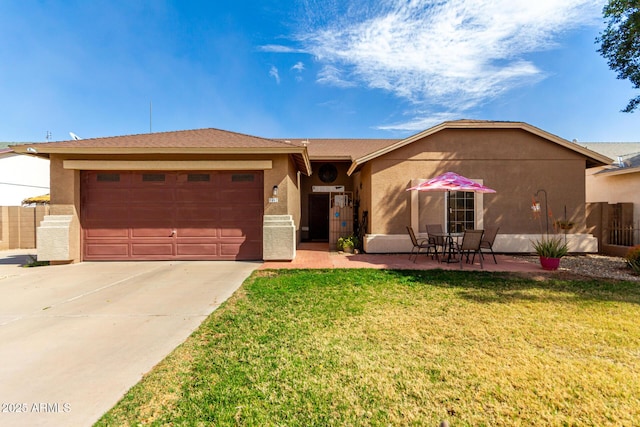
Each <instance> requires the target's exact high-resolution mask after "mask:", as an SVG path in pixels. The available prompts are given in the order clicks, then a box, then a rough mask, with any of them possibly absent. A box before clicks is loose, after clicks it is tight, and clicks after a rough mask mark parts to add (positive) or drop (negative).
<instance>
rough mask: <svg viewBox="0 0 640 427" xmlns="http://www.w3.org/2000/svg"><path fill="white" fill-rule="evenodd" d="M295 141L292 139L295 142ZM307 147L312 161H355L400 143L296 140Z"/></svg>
mask: <svg viewBox="0 0 640 427" xmlns="http://www.w3.org/2000/svg"><path fill="white" fill-rule="evenodd" d="M294 140H295V139H291V141H294ZM295 141H298V142H300V143H302V144H303V145H306V147H307V151H308V152H309V158H310V159H311V160H334V161H339V160H345V161H353V160H354V159H357V158H359V157H362V156H364V155H366V154H369V153H372V152H374V151H377V150H380V149H381V148H383V147H386V146H389V145H391V144H394V143H396V142H398V139H344V138H343V139H337V138H336V139H331V138H324V139H320V138H317V139H305V140H295Z"/></svg>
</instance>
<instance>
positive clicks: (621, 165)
mask: <svg viewBox="0 0 640 427" xmlns="http://www.w3.org/2000/svg"><path fill="white" fill-rule="evenodd" d="M617 163H618V167H620V168H623V167H624V161H622V157H621V156H618V162H617Z"/></svg>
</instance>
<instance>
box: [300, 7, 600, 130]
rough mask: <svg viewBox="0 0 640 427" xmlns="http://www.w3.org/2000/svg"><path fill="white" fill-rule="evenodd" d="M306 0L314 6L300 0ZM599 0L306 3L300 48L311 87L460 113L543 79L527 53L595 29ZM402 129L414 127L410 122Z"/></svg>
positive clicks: (540, 71)
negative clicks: (311, 66)
mask: <svg viewBox="0 0 640 427" xmlns="http://www.w3.org/2000/svg"><path fill="white" fill-rule="evenodd" d="M307 1H308V2H309V1H312V0H307ZM603 4H604V0H561V1H558V0H535V1H531V0H451V1H436V0H379V1H378V2H371V1H363V0H350V1H349V0H344V1H343V2H339V1H330V0H325V3H324V4H322V5H321V4H316V3H314V4H313V5H309V3H307V5H308V8H309V11H312V12H313V14H309V17H308V22H307V25H306V26H305V29H304V34H302V35H300V36H299V37H298V41H299V42H300V43H301V44H302V45H303V46H304V50H305V51H307V52H309V53H311V54H312V55H314V57H315V58H316V60H317V61H318V62H320V64H322V65H323V67H322V70H321V71H320V73H319V74H318V79H317V81H318V82H320V83H323V84H330V85H335V86H339V87H350V86H354V85H362V86H366V87H369V88H374V89H381V90H385V91H388V92H390V93H392V94H394V95H396V96H397V97H400V98H404V99H406V100H409V101H410V102H411V103H412V104H414V105H415V106H416V108H420V109H424V108H425V106H430V108H433V107H436V108H437V109H439V110H446V111H449V112H451V114H454V113H456V114H457V115H458V116H459V115H460V113H463V112H464V111H468V110H469V109H472V108H474V107H477V106H479V105H481V104H483V103H485V102H487V101H489V100H491V99H494V98H496V97H498V96H501V95H503V94H504V93H505V92H508V91H510V90H512V89H514V88H516V87H518V86H521V85H528V84H533V83H535V82H538V81H540V80H541V79H543V78H544V77H545V72H544V70H542V69H540V66H538V65H536V64H535V63H534V62H532V60H531V59H529V58H527V55H528V54H531V53H534V52H541V51H546V50H549V49H552V48H554V47H555V46H556V43H557V39H558V36H559V35H561V34H562V33H564V32H566V31H569V30H572V29H575V28H578V27H581V26H585V25H594V24H596V23H597V22H599V21H598V20H599V18H600V14H601V10H602V6H603ZM420 120H421V119H416V120H412V121H410V122H408V123H406V126H408V127H410V126H413V125H414V124H415V123H416V121H417V122H419V121H420Z"/></svg>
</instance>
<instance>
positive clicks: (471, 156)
mask: <svg viewBox="0 0 640 427" xmlns="http://www.w3.org/2000/svg"><path fill="white" fill-rule="evenodd" d="M13 149H14V150H15V151H16V152H20V153H24V154H27V153H31V154H32V155H35V156H40V157H44V158H48V159H50V161H51V206H50V209H51V215H50V216H48V217H47V218H46V219H45V220H44V221H43V222H42V224H41V226H40V228H39V230H38V258H39V259H42V260H49V261H53V262H78V261H82V260H128V259H130V260H143V259H220V260H223V259H230V260H240V259H242V260H286V259H293V258H294V257H295V248H296V245H297V243H298V242H300V241H303V240H317V241H328V242H330V244H334V243H335V240H336V239H337V237H340V236H343V235H348V234H351V233H358V234H359V235H360V236H362V240H363V242H362V243H363V248H364V250H365V251H366V252H372V253H385V252H405V251H407V252H408V251H409V250H410V249H411V247H412V246H411V243H410V240H409V236H408V235H407V233H406V226H407V225H412V226H413V227H414V229H416V230H417V231H420V232H423V231H424V229H425V226H426V224H427V223H440V224H445V221H446V218H447V217H448V218H454V222H455V223H454V224H453V227H455V228H456V229H458V228H460V227H466V228H483V227H485V226H486V225H488V224H495V225H498V226H499V227H500V231H499V235H498V238H497V239H496V246H497V247H496V249H497V250H500V251H503V252H529V251H531V239H532V238H535V237H536V236H539V235H540V233H541V232H543V230H542V229H541V222H540V221H539V219H538V220H536V219H534V217H533V214H532V209H531V206H532V203H533V195H534V194H535V193H538V196H539V198H538V199H537V200H538V201H541V202H542V203H543V208H544V203H545V202H546V203H547V204H548V208H549V209H550V210H552V211H553V213H554V214H555V216H556V217H558V218H560V217H561V216H564V215H566V216H567V219H568V220H571V221H572V222H573V223H574V224H575V226H574V228H573V229H572V230H571V231H570V234H568V235H567V239H568V241H569V244H570V246H571V249H572V250H573V251H579V252H595V251H596V250H597V242H596V239H595V238H594V237H593V236H591V235H590V234H588V233H587V232H586V226H585V170H586V169H588V168H593V167H598V166H604V165H608V164H610V163H611V162H612V160H611V159H610V158H608V157H606V156H604V155H602V154H598V153H596V152H593V151H591V150H589V149H587V148H585V147H582V146H580V145H578V144H575V143H572V142H569V141H567V140H565V139H562V138H560V137H557V136H555V135H552V134H550V133H548V132H545V131H543V130H541V129H538V128H536V127H534V126H531V125H529V124H526V123H522V122H495V121H474V120H460V121H450V122H444V123H442V124H439V125H437V126H434V127H432V128H430V129H427V130H425V131H423V132H420V133H418V134H415V135H413V136H410V137H408V138H404V139H400V140H398V139H395V140H389V139H387V140H378V139H369V140H364V139H362V140H353V139H349V140H347V139H304V140H303V139H294V138H291V139H266V138H259V137H255V136H250V135H243V134H238V133H234V132H227V131H222V130H217V129H200V130H186V131H176V132H161V133H149V134H141V135H128V136H118V137H109V138H94V139H83V140H74V141H63V142H52V143H41V144H23V145H20V146H15V147H13ZM34 151H35V152H34ZM446 171H453V172H457V173H459V174H461V175H464V176H466V177H468V178H471V179H474V180H476V181H478V182H480V183H482V184H484V185H486V186H488V187H491V188H493V189H495V190H496V193H495V194H481V193H478V194H476V193H460V194H453V195H452V197H451V199H447V198H445V197H444V194H438V193H418V192H408V191H405V190H406V189H407V188H408V187H410V186H412V185H414V184H416V183H419V182H420V181H421V180H426V179H428V178H431V177H433V176H436V175H439V174H441V173H443V172H446ZM538 190H544V192H539V191H538ZM543 194H544V195H545V196H546V197H544V198H543V196H542V195H543ZM448 200H451V202H448ZM447 203H449V204H450V206H447ZM447 211H449V216H447ZM565 212H566V213H565Z"/></svg>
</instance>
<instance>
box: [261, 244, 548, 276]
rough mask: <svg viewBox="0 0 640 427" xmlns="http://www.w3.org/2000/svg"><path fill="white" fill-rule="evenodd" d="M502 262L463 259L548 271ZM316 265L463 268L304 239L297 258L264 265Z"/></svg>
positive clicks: (491, 267) (497, 267)
mask: <svg viewBox="0 0 640 427" xmlns="http://www.w3.org/2000/svg"><path fill="white" fill-rule="evenodd" d="M496 259H497V260H498V263H497V264H495V263H494V262H493V257H492V256H491V254H488V255H487V254H485V258H484V269H482V268H481V267H480V262H479V261H478V257H476V260H475V263H474V264H467V263H463V266H462V268H463V270H475V271H504V272H534V273H546V271H545V270H543V269H542V268H541V267H540V265H538V264H534V263H531V262H527V261H524V260H521V259H516V258H514V257H512V256H509V255H496ZM278 268H288V269H294V268H299V269H313V268H378V269H393V270H430V269H436V268H440V269H443V270H459V269H460V263H450V264H447V263H446V262H438V261H436V260H435V259H431V255H429V256H427V255H424V254H422V253H421V254H420V256H419V257H418V259H417V262H415V263H414V262H413V258H412V259H411V260H410V259H409V254H364V253H360V254H345V253H342V252H337V251H332V250H330V249H329V243H309V242H303V243H301V244H300V245H299V246H298V249H297V251H296V258H295V259H294V260H293V261H265V262H264V263H263V264H262V266H261V267H260V269H263V270H264V269H278Z"/></svg>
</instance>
